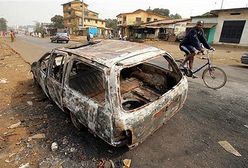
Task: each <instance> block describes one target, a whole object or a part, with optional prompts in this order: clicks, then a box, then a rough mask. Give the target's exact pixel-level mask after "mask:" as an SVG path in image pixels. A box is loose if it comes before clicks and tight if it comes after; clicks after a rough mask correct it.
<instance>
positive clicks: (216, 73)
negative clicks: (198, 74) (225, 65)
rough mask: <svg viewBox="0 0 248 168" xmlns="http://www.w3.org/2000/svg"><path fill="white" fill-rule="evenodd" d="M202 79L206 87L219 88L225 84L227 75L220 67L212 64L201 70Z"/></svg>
mask: <svg viewBox="0 0 248 168" xmlns="http://www.w3.org/2000/svg"><path fill="white" fill-rule="evenodd" d="M202 80H203V82H204V84H205V85H206V86H207V87H209V88H211V89H220V88H222V87H223V86H224V85H225V84H226V81H227V76H226V73H225V72H224V71H223V70H222V69H221V68H219V67H216V66H212V67H211V68H207V69H205V70H204V71H203V73H202Z"/></svg>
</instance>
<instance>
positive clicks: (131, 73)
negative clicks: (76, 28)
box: [31, 40, 188, 146]
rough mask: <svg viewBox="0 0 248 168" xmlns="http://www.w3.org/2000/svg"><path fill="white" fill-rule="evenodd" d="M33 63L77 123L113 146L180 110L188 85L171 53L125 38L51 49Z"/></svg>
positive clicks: (130, 141)
mask: <svg viewBox="0 0 248 168" xmlns="http://www.w3.org/2000/svg"><path fill="white" fill-rule="evenodd" d="M163 61H164V62H163ZM159 64H161V65H162V66H160V65H159ZM163 66H164V67H163ZM31 69H32V72H33V75H34V79H35V80H36V81H37V82H38V83H39V85H40V86H41V88H42V89H43V91H44V92H45V94H46V95H47V96H48V97H49V98H51V99H52V100H53V101H54V102H55V103H56V104H57V105H58V106H59V107H60V108H61V109H62V110H63V111H69V112H70V114H71V118H72V122H73V124H74V125H75V126H76V127H77V128H80V125H81V124H82V125H84V126H85V127H87V128H88V129H89V130H90V132H92V133H93V134H95V135H97V136H99V137H100V138H102V139H103V140H104V141H106V142H107V143H109V144H110V145H113V146H122V145H128V146H132V145H133V146H134V145H137V144H138V143H141V142H143V141H144V140H145V139H146V138H147V136H149V135H151V134H152V133H153V132H155V131H156V130H157V129H158V128H159V127H161V126H162V125H163V124H164V123H166V121H167V120H169V119H170V118H171V117H172V116H173V115H174V114H175V113H176V112H177V111H179V110H180V108H181V107H182V106H183V104H184V102H185V99H186V97H187V91H188V83H187V79H186V78H185V77H184V76H183V75H182V74H181V72H180V70H179V69H178V67H177V65H176V64H175V62H174V59H173V58H172V57H171V56H170V54H169V53H167V52H166V51H164V50H161V49H158V48H155V47H151V46H147V45H144V44H139V43H132V42H127V41H117V40H103V41H101V42H99V43H97V44H93V45H90V44H89V45H84V46H81V47H74V48H60V49H54V50H53V51H51V52H49V53H47V54H45V55H44V56H43V57H42V58H41V59H40V60H39V61H37V62H35V63H33V64H32V68H31Z"/></svg>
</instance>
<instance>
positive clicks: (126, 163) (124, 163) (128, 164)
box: [123, 159, 132, 168]
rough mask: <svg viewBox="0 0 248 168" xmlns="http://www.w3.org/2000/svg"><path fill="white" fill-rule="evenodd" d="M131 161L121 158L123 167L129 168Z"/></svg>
mask: <svg viewBox="0 0 248 168" xmlns="http://www.w3.org/2000/svg"><path fill="white" fill-rule="evenodd" d="M131 162H132V160H131V159H124V160H123V168H130V166H131Z"/></svg>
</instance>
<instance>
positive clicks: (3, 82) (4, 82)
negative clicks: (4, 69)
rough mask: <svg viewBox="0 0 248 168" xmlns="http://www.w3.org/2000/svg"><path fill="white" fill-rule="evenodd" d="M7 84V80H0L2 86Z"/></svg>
mask: <svg viewBox="0 0 248 168" xmlns="http://www.w3.org/2000/svg"><path fill="white" fill-rule="evenodd" d="M6 83H8V81H7V79H6V78H2V79H0V84H6Z"/></svg>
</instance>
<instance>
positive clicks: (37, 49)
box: [7, 35, 77, 64]
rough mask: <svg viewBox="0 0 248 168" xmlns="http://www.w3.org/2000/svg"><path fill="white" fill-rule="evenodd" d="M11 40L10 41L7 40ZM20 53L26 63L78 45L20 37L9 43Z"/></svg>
mask: <svg viewBox="0 0 248 168" xmlns="http://www.w3.org/2000/svg"><path fill="white" fill-rule="evenodd" d="M7 40H9V39H7ZM9 44H10V46H11V47H12V48H14V49H15V50H16V51H17V52H18V53H20V54H21V55H22V56H23V58H24V59H25V61H26V62H28V63H30V64H31V63H32V62H34V61H37V60H38V59H39V58H40V57H41V56H42V55H43V54H44V53H46V52H47V51H51V50H52V49H54V48H58V47H64V46H68V45H74V44H77V42H73V41H70V42H69V43H68V44H66V43H51V41H50V39H49V38H44V39H39V38H37V37H31V36H25V35H18V36H17V38H16V41H15V42H14V43H9Z"/></svg>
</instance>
